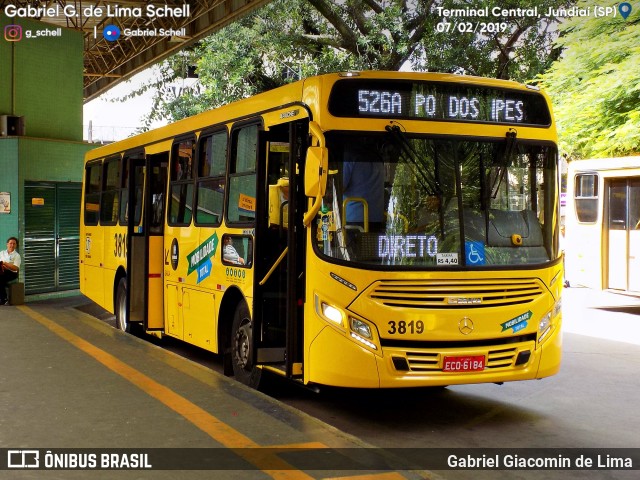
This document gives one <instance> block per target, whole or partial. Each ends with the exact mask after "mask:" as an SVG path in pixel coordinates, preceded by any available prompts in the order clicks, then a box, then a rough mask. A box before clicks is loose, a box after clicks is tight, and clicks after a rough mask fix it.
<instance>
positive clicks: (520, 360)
mask: <svg viewBox="0 0 640 480" xmlns="http://www.w3.org/2000/svg"><path fill="white" fill-rule="evenodd" d="M530 358H531V352H530V351H529V350H525V351H524V352H520V353H519V354H518V357H517V358H516V366H518V365H524V364H525V363H527V362H528V361H529V359H530Z"/></svg>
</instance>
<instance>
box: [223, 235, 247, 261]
mask: <svg viewBox="0 0 640 480" xmlns="http://www.w3.org/2000/svg"><path fill="white" fill-rule="evenodd" d="M222 259H223V260H224V261H225V262H227V263H235V264H236V265H244V263H245V261H244V258H242V257H241V256H240V254H239V253H238V251H237V250H236V248H235V247H234V246H233V240H232V238H231V237H230V236H226V237H224V246H223V247H222Z"/></svg>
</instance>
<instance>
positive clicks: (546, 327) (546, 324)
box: [538, 300, 562, 342]
mask: <svg viewBox="0 0 640 480" xmlns="http://www.w3.org/2000/svg"><path fill="white" fill-rule="evenodd" d="M561 311H562V300H558V301H557V302H556V303H555V304H554V305H553V308H552V309H551V310H550V311H549V312H547V314H546V315H544V316H543V317H542V318H541V319H540V322H539V323H538V342H542V340H543V339H544V338H545V337H546V336H547V334H548V333H549V332H550V331H551V321H552V320H553V319H554V318H556V317H557V316H558V315H560V312H561Z"/></svg>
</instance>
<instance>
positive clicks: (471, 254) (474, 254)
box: [464, 242, 485, 265]
mask: <svg viewBox="0 0 640 480" xmlns="http://www.w3.org/2000/svg"><path fill="white" fill-rule="evenodd" d="M464 256H465V257H466V259H467V265H484V264H485V257H484V243H482V242H464Z"/></svg>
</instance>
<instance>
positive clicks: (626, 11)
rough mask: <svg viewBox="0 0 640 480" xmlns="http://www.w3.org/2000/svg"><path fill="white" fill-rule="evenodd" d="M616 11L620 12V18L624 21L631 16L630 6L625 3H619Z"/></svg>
mask: <svg viewBox="0 0 640 480" xmlns="http://www.w3.org/2000/svg"><path fill="white" fill-rule="evenodd" d="M618 11H619V12H620V15H622V18H624V19H625V20H626V19H627V17H628V16H629V15H631V4H630V3H627V2H624V3H621V4H620V5H618Z"/></svg>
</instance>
